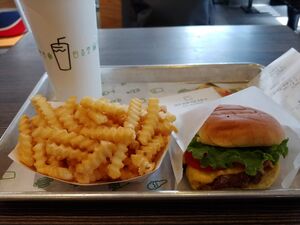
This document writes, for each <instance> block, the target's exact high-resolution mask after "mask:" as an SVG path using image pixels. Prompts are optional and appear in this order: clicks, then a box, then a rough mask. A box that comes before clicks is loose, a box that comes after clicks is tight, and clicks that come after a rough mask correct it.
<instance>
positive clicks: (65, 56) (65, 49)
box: [51, 37, 72, 71]
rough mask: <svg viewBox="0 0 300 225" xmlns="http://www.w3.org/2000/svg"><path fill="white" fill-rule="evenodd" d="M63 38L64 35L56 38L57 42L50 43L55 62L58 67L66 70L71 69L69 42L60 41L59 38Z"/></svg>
mask: <svg viewBox="0 0 300 225" xmlns="http://www.w3.org/2000/svg"><path fill="white" fill-rule="evenodd" d="M65 38H66V37H60V38H57V42H56V43H52V44H51V49H52V52H53V55H54V57H55V60H56V62H57V65H58V68H59V69H60V70H63V71H68V70H71V68H72V66H71V57H70V48H69V44H68V43H65V42H61V40H62V39H65Z"/></svg>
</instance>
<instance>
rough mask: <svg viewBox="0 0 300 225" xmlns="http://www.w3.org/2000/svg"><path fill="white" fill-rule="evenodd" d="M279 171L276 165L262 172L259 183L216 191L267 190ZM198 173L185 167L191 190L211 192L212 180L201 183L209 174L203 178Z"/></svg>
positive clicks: (235, 172) (236, 171)
mask: <svg viewBox="0 0 300 225" xmlns="http://www.w3.org/2000/svg"><path fill="white" fill-rule="evenodd" d="M230 170H232V171H231V173H232V174H237V173H240V172H241V171H239V170H238V169H230ZM279 170H280V166H279V164H278V163H277V164H276V165H275V166H273V167H272V168H270V169H268V170H267V171H265V172H264V174H263V175H262V177H261V179H260V181H259V183H256V184H254V183H249V184H248V185H246V186H245V187H241V188H236V187H235V188H234V187H233V188H230V187H228V188H220V189H218V190H225V189H267V188H269V187H271V186H272V184H273V183H274V182H275V181H276V179H277V177H278V175H279ZM198 172H199V171H198V170H197V169H194V168H193V167H190V166H189V165H187V167H186V177H187V180H188V182H189V184H190V186H191V188H192V189H194V190H212V189H214V188H212V186H211V185H210V184H212V182H213V180H211V183H207V182H203V181H205V180H206V181H207V180H208V179H207V178H208V177H209V174H207V176H206V175H205V176H203V175H204V174H202V175H201V176H199V175H197V173H198ZM199 177H201V179H203V178H204V177H205V180H203V181H201V180H200V179H199Z"/></svg>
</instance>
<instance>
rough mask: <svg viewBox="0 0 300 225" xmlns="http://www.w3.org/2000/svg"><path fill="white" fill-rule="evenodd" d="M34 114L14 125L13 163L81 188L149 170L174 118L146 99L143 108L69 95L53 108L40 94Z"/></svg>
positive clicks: (139, 103)
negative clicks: (15, 157) (16, 136)
mask: <svg viewBox="0 0 300 225" xmlns="http://www.w3.org/2000/svg"><path fill="white" fill-rule="evenodd" d="M31 103H32V105H33V107H34V108H35V111H36V115H34V116H33V117H32V118H29V117H28V116H27V115H23V116H22V117H21V119H20V122H19V139H18V144H17V153H18V158H19V161H20V162H22V163H23V164H25V165H26V166H28V167H30V168H31V169H33V170H35V171H37V172H39V173H41V174H45V175H47V176H50V177H53V178H58V179H61V180H65V181H71V182H76V183H82V184H89V183H95V182H109V181H115V180H127V179H130V178H134V177H137V176H141V175H144V174H147V173H149V172H151V171H152V170H153V169H154V168H155V166H156V163H157V161H158V159H159V157H160V156H161V154H162V153H163V152H164V151H166V150H167V149H166V148H167V144H168V142H169V138H170V134H171V132H172V131H177V130H176V127H175V126H174V125H173V124H172V123H173V122H174V121H175V119H176V118H175V116H173V115H172V114H170V113H168V112H167V110H166V109H165V108H164V107H162V106H160V105H159V101H158V99H156V98H150V99H149V100H148V103H147V106H143V104H142V101H141V100H140V99H138V98H133V99H132V100H131V101H130V103H129V105H128V106H127V105H120V104H117V103H111V102H110V101H109V100H107V99H96V100H95V99H92V98H90V97H85V98H83V99H81V101H80V102H79V103H77V100H76V97H70V98H69V99H68V100H67V101H65V102H64V103H63V104H62V105H61V106H59V107H57V108H54V107H52V106H51V104H50V103H49V102H48V101H47V99H46V98H45V97H43V96H41V95H36V96H34V97H33V98H32V99H31Z"/></svg>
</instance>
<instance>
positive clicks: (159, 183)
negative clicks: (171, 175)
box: [147, 179, 168, 190]
mask: <svg viewBox="0 0 300 225" xmlns="http://www.w3.org/2000/svg"><path fill="white" fill-rule="evenodd" d="M166 183H168V180H166V179H163V180H152V181H150V182H149V183H148V184H147V188H148V190H157V189H158V188H160V187H161V186H163V185H165V184H166Z"/></svg>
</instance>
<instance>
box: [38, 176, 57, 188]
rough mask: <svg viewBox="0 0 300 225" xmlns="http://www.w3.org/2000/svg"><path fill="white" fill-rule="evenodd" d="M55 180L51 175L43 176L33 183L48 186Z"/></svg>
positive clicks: (39, 186) (42, 186)
mask: <svg viewBox="0 0 300 225" xmlns="http://www.w3.org/2000/svg"><path fill="white" fill-rule="evenodd" d="M53 181H54V180H53V179H52V178H49V177H41V178H39V179H37V181H36V182H35V183H34V184H33V186H34V187H38V188H45V187H48V186H49V185H50V184H51V183H52V182H53Z"/></svg>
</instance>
